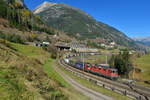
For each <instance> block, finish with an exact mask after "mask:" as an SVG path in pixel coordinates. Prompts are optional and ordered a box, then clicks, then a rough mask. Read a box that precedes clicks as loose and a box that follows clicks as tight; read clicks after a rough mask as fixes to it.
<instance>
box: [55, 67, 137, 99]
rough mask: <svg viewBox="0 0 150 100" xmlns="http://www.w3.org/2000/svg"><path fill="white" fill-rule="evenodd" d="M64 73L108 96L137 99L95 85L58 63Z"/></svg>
mask: <svg viewBox="0 0 150 100" xmlns="http://www.w3.org/2000/svg"><path fill="white" fill-rule="evenodd" d="M57 66H58V67H59V68H60V69H61V70H62V71H63V72H64V73H66V74H67V75H68V76H70V77H72V78H73V79H75V80H76V81H77V82H79V83H80V84H82V85H84V86H86V87H88V88H91V89H93V90H95V91H98V92H100V93H102V94H104V95H107V96H110V97H113V98H114V99H115V100H135V99H131V98H129V97H126V96H124V95H121V94H118V93H115V92H113V91H110V90H108V89H104V88H103V87H100V86H97V85H95V84H94V83H91V82H89V81H87V80H84V79H81V78H79V77H77V76H74V75H73V74H71V73H70V72H67V71H66V70H64V69H63V68H62V67H61V66H59V65H57Z"/></svg>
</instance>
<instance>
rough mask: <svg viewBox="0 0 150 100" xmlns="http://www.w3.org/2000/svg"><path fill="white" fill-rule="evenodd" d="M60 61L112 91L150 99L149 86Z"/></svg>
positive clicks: (61, 63)
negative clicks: (102, 75) (135, 83)
mask: <svg viewBox="0 0 150 100" xmlns="http://www.w3.org/2000/svg"><path fill="white" fill-rule="evenodd" d="M58 63H59V64H60V65H61V66H62V67H63V68H65V69H66V70H67V71H69V72H72V73H73V74H75V75H76V76H79V77H81V78H84V79H86V80H88V81H91V82H94V83H95V84H97V85H99V86H103V87H104V88H108V89H110V90H112V91H115V92H118V93H121V94H124V95H126V96H128V97H132V98H136V99H137V100H150V99H149V98H150V90H149V88H146V89H145V88H142V87H138V86H136V85H126V84H122V83H121V82H118V81H112V80H109V79H106V78H103V77H99V76H97V75H93V74H91V73H87V72H84V71H82V70H79V69H76V68H74V67H71V66H69V65H67V64H66V63H65V62H64V60H63V59H60V60H59V61H58ZM141 88H142V89H141Z"/></svg>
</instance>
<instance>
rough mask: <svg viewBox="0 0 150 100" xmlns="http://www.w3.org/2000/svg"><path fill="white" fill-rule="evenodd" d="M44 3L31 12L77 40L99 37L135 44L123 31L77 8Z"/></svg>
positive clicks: (110, 40)
mask: <svg viewBox="0 0 150 100" xmlns="http://www.w3.org/2000/svg"><path fill="white" fill-rule="evenodd" d="M44 4H47V6H46V7H45V9H44V10H42V11H41V12H39V13H37V10H39V9H40V7H42V5H43V4H41V5H40V6H38V7H37V8H36V9H35V10H33V13H34V14H36V15H38V16H40V17H41V18H42V19H43V20H44V21H45V22H46V23H47V24H48V25H49V26H51V27H53V28H56V29H59V30H61V31H63V32H65V33H66V34H67V35H69V36H72V37H76V38H77V39H78V40H88V39H95V38H99V40H103V39H104V40H105V42H112V41H115V42H116V43H117V44H118V45H124V46H127V47H132V46H133V47H134V45H135V43H134V41H133V40H132V39H131V38H129V37H127V36H126V35H125V34H124V33H123V32H120V31H119V30H117V29H115V28H113V27H112V26H109V25H107V24H104V23H102V22H100V21H97V20H96V19H94V18H93V17H92V16H90V15H89V14H88V13H86V12H84V11H82V10H80V9H78V8H75V7H71V6H69V5H66V4H62V3H55V5H53V6H48V4H49V5H50V4H53V3H50V2H44ZM97 44H98V43H97Z"/></svg>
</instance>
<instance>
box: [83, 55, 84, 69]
mask: <svg viewBox="0 0 150 100" xmlns="http://www.w3.org/2000/svg"><path fill="white" fill-rule="evenodd" d="M83 70H84V53H83Z"/></svg>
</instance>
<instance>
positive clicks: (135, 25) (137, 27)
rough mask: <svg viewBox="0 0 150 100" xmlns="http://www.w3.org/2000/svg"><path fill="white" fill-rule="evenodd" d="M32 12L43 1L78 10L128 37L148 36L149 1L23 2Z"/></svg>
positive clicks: (59, 0)
mask: <svg viewBox="0 0 150 100" xmlns="http://www.w3.org/2000/svg"><path fill="white" fill-rule="evenodd" d="M24 1H25V4H26V6H27V7H28V8H29V9H30V10H33V9H34V8H35V7H37V6H38V5H40V4H41V3H43V2H44V1H49V2H57V3H65V4H68V5H71V6H73V7H76V8H80V9H82V10H84V11H85V12H87V13H89V14H90V15H91V16H92V17H94V18H95V19H96V20H98V21H101V22H104V23H106V24H108V25H111V26H113V27H115V28H117V29H118V30H120V31H122V32H123V33H125V34H126V35H127V36H129V37H135V36H150V0H24Z"/></svg>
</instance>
